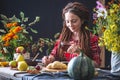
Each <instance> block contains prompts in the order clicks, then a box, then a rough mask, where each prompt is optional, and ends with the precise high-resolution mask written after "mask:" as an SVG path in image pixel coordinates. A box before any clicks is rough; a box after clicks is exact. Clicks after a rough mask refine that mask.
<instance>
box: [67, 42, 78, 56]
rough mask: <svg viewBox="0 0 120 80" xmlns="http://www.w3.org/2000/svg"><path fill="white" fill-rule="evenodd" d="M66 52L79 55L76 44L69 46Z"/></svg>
mask: <svg viewBox="0 0 120 80" xmlns="http://www.w3.org/2000/svg"><path fill="white" fill-rule="evenodd" d="M67 52H69V53H78V54H79V53H80V48H79V45H77V44H71V46H70V47H69V48H68V49H67Z"/></svg>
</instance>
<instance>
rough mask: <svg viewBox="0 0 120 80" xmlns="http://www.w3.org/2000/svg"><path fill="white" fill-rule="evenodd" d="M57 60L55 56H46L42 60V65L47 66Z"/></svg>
mask: <svg viewBox="0 0 120 80" xmlns="http://www.w3.org/2000/svg"><path fill="white" fill-rule="evenodd" d="M54 60H55V58H54V56H52V55H49V56H44V57H43V58H42V63H43V64H44V65H45V66H47V65H48V64H49V63H51V62H53V61H54Z"/></svg>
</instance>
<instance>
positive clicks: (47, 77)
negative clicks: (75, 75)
mask: <svg viewBox="0 0 120 80" xmlns="http://www.w3.org/2000/svg"><path fill="white" fill-rule="evenodd" d="M97 71H98V76H95V77H94V78H93V79H92V80H120V76H116V75H113V74H111V73H110V70H103V69H98V70H97ZM22 80H74V79H72V78H71V77H70V76H69V75H68V73H67V71H66V72H57V73H51V72H49V73H48V72H43V73H40V74H37V75H34V74H33V75H31V74H29V75H24V76H23V77H22Z"/></svg>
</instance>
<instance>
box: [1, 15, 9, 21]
mask: <svg viewBox="0 0 120 80" xmlns="http://www.w3.org/2000/svg"><path fill="white" fill-rule="evenodd" d="M0 16H1V18H2V19H3V20H5V21H8V18H7V16H5V15H3V14H0Z"/></svg>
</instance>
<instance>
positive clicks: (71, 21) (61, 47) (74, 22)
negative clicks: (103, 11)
mask: <svg viewBox="0 0 120 80" xmlns="http://www.w3.org/2000/svg"><path fill="white" fill-rule="evenodd" d="M62 18H63V29H62V32H61V35H60V38H59V39H58V40H57V41H56V44H55V47H54V48H53V50H52V52H51V54H50V55H49V56H44V57H43V58H42V62H43V63H44V64H46V65H47V64H49V63H50V62H53V61H54V60H60V61H62V60H68V61H69V60H70V59H71V58H72V57H74V56H77V55H79V53H80V50H82V51H83V52H84V53H85V54H86V55H87V56H88V57H89V58H91V59H92V60H93V61H94V63H95V66H96V67H99V66H100V56H99V54H100V48H99V47H98V44H97V43H98V37H97V36H95V35H92V34H91V33H90V31H88V30H87V29H86V27H87V26H88V21H89V11H88V9H87V8H86V7H85V6H84V5H83V4H81V3H78V2H73V3H72V2H71V3H68V4H67V5H66V6H65V8H64V9H63V12H62Z"/></svg>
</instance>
